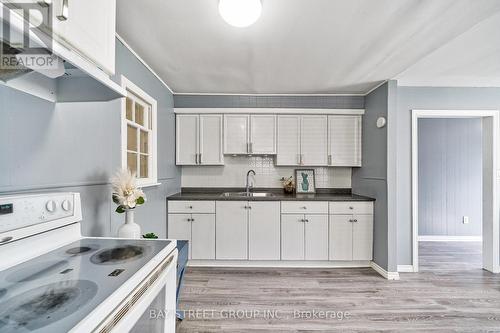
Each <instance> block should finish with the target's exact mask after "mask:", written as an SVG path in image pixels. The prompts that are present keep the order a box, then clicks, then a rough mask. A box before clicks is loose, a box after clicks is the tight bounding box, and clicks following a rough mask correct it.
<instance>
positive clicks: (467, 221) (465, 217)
mask: <svg viewBox="0 0 500 333" xmlns="http://www.w3.org/2000/svg"><path fill="white" fill-rule="evenodd" d="M462 223H463V224H469V217H468V216H464V217H462Z"/></svg>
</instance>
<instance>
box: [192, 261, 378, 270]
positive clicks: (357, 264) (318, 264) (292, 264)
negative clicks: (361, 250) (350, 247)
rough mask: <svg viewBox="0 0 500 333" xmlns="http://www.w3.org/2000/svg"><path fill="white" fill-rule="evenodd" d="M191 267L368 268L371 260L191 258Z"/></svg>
mask: <svg viewBox="0 0 500 333" xmlns="http://www.w3.org/2000/svg"><path fill="white" fill-rule="evenodd" d="M187 265H188V266H189V267H228V268H229V267H239V268H241V267H251V268H266V267H275V268H280V267H281V268H366V267H371V265H370V261H365V260H362V261H326V260H325V261H323V260H321V261H303V260H298V261H286V260H189V261H188V263H187Z"/></svg>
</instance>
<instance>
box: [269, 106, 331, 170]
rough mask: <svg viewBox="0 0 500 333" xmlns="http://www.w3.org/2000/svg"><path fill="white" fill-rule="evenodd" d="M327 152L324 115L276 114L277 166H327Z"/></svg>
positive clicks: (326, 123) (326, 126)
mask: <svg viewBox="0 0 500 333" xmlns="http://www.w3.org/2000/svg"><path fill="white" fill-rule="evenodd" d="M327 155H328V121H327V116H322V115H280V116H278V154H277V156H276V164H277V165H303V166H322V165H325V166H326V165H327V162H328V156H327Z"/></svg>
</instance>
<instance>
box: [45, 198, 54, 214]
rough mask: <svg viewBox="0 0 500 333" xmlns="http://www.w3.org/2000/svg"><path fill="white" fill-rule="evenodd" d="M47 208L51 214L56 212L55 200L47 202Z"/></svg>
mask: <svg viewBox="0 0 500 333" xmlns="http://www.w3.org/2000/svg"><path fill="white" fill-rule="evenodd" d="M45 208H46V209H47V211H48V212H50V213H52V212H54V211H55V210H56V202H55V201H54V200H49V201H47V203H46V204H45Z"/></svg>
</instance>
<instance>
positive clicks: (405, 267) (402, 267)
mask: <svg viewBox="0 0 500 333" xmlns="http://www.w3.org/2000/svg"><path fill="white" fill-rule="evenodd" d="M398 272H401V273H413V272H415V271H414V269H413V265H398Z"/></svg>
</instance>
